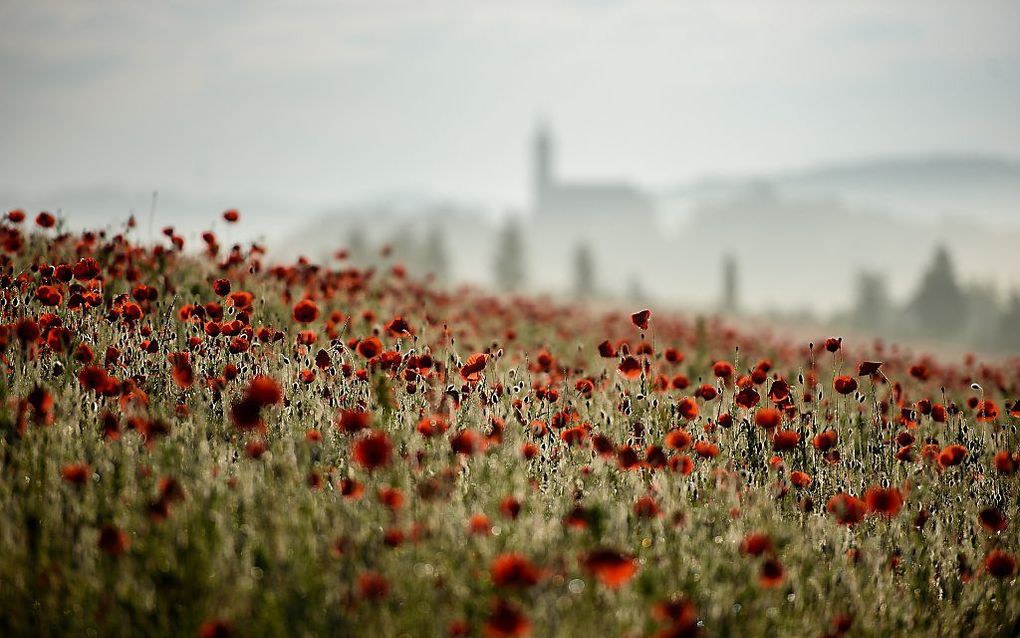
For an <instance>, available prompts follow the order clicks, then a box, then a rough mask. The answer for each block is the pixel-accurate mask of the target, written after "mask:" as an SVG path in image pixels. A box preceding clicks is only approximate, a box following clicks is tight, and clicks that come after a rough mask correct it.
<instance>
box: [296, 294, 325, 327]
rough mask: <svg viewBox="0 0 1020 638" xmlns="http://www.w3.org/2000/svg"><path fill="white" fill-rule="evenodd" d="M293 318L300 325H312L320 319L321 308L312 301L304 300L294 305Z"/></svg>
mask: <svg viewBox="0 0 1020 638" xmlns="http://www.w3.org/2000/svg"><path fill="white" fill-rule="evenodd" d="M292 316H293V317H294V321H296V322H298V323H312V322H313V321H315V320H316V319H318V318H319V306H318V305H316V303H315V302H314V301H312V300H311V299H302V300H301V301H299V302H297V303H296V304H294V310H293V313H292Z"/></svg>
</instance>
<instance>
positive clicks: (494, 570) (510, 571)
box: [489, 553, 542, 589]
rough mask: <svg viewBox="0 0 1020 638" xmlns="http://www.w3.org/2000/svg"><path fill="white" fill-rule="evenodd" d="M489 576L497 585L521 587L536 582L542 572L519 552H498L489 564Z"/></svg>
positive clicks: (529, 585)
mask: <svg viewBox="0 0 1020 638" xmlns="http://www.w3.org/2000/svg"><path fill="white" fill-rule="evenodd" d="M489 576H490V577H491V578H492V582H493V584H494V585H496V586H497V587H513V588H518V589H523V588H527V587H531V586H533V585H535V584H537V583H538V581H539V580H540V579H541V577H542V573H541V572H540V571H539V569H538V568H537V567H535V565H534V564H533V563H532V562H531V561H529V560H528V559H527V558H525V557H524V556H521V555H520V554H513V553H508V554H500V555H499V556H497V557H496V558H495V560H493V561H492V563H491V565H490V566H489Z"/></svg>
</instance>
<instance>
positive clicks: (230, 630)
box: [198, 618, 234, 638]
mask: <svg viewBox="0 0 1020 638" xmlns="http://www.w3.org/2000/svg"><path fill="white" fill-rule="evenodd" d="M233 635H234V627H233V625H231V624H230V623H229V622H227V621H226V620H223V619H220V618H214V619H211V620H206V621H205V622H203V623H202V624H201V625H200V626H199V628H198V638H231V636H233Z"/></svg>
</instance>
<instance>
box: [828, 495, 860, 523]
mask: <svg viewBox="0 0 1020 638" xmlns="http://www.w3.org/2000/svg"><path fill="white" fill-rule="evenodd" d="M825 509H826V510H827V511H828V512H829V513H830V514H832V515H833V516H835V517H836V522H838V523H839V524H840V525H855V524H857V523H860V522H861V521H862V520H863V519H864V515H865V513H867V511H868V508H867V505H866V504H865V502H864V501H862V500H861V499H859V498H857V497H855V496H852V495H850V494H847V493H845V492H843V493H840V494H836V495H835V496H833V497H832V498H830V499H829V502H828V504H826V506H825Z"/></svg>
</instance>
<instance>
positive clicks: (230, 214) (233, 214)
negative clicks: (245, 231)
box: [223, 208, 241, 224]
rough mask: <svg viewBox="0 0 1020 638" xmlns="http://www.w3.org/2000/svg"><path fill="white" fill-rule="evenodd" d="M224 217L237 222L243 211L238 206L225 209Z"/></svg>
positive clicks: (233, 222) (231, 221)
mask: <svg viewBox="0 0 1020 638" xmlns="http://www.w3.org/2000/svg"><path fill="white" fill-rule="evenodd" d="M223 219H225V220H227V221H228V222H229V223H231V224H236V223H237V222H238V220H240V219H241V213H240V212H238V210H237V209H236V208H231V209H230V210H225V211H223Z"/></svg>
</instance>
